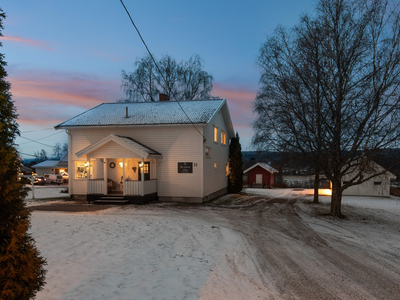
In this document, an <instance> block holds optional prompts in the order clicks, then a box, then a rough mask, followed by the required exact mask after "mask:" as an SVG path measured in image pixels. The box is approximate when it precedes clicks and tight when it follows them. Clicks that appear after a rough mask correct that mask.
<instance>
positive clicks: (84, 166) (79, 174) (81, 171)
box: [75, 161, 89, 178]
mask: <svg viewBox="0 0 400 300" xmlns="http://www.w3.org/2000/svg"><path fill="white" fill-rule="evenodd" d="M88 167H89V163H88V162H86V161H77V162H75V170H76V172H75V178H87V173H88Z"/></svg>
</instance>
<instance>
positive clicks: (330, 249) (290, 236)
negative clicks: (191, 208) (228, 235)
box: [185, 199, 400, 299]
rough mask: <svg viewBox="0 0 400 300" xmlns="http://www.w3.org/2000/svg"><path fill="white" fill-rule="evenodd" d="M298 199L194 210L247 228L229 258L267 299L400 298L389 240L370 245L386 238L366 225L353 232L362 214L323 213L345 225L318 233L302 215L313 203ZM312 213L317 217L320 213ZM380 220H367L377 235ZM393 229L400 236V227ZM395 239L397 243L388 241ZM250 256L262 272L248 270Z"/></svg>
mask: <svg viewBox="0 0 400 300" xmlns="http://www.w3.org/2000/svg"><path fill="white" fill-rule="evenodd" d="M296 202H297V201H296V199H291V200H285V199H270V200H265V201H259V202H258V203H256V204H255V205H253V206H250V207H246V208H235V209H232V208H213V209H211V210H210V209H208V208H207V209H202V208H199V207H197V208H195V210H196V213H195V214H193V215H196V217H197V218H202V219H204V220H208V221H209V222H212V224H217V226H226V227H228V228H230V229H232V230H235V231H238V232H240V233H241V235H242V237H243V241H244V243H243V244H240V245H237V246H236V247H235V249H231V251H229V252H228V253H227V254H226V261H227V263H228V264H229V266H230V267H231V269H232V270H233V271H234V272H235V273H236V275H237V276H238V277H239V278H241V280H243V281H245V282H247V283H248V284H250V285H253V286H254V288H255V289H258V290H261V291H262V295H264V296H265V298H266V299H400V280H399V279H400V264H399V262H400V258H399V253H397V254H396V253H390V251H389V250H388V247H386V246H384V245H382V248H383V249H381V250H382V251H381V250H379V249H378V250H377V249H375V248H373V247H368V243H370V242H372V243H376V242H378V243H379V242H380V241H369V240H368V238H369V237H368V235H365V232H364V230H360V232H357V230H353V231H352V232H350V231H349V228H350V229H352V228H354V226H353V225H354V224H352V222H358V220H348V221H344V223H345V224H343V222H342V221H340V220H334V219H329V217H327V216H321V215H320V216H319V219H320V222H319V223H320V224H318V226H317V227H321V224H323V223H324V222H326V225H327V226H326V228H332V227H333V228H335V225H334V224H335V223H340V224H341V225H339V226H336V227H337V229H333V230H336V232H333V231H332V229H329V230H328V231H327V232H325V231H326V230H322V231H321V232H320V233H318V232H316V231H315V230H314V229H313V228H311V227H310V226H309V225H308V222H306V221H305V220H304V219H302V218H301V217H300V216H299V213H300V214H302V213H304V212H302V211H301V209H300V207H303V208H304V209H309V207H307V205H304V204H301V205H297V204H296ZM185 209H187V208H185ZM307 213H310V212H307ZM311 214H314V216H313V217H312V218H313V219H314V218H318V214H320V213H318V212H314V213H312V212H311ZM304 216H306V215H304ZM353 218H354V216H353ZM356 218H357V217H356ZM311 220H312V219H311ZM376 221H377V220H372V221H371V222H370V223H367V224H364V225H365V226H368V227H369V228H370V233H371V234H372V235H373V236H375V234H376V232H373V231H375V230H379V228H378V229H376V228H375V226H374V225H373V224H371V223H374V222H376ZM346 222H347V223H346ZM379 222H380V223H382V222H383V220H378V223H379ZM328 223H330V224H328ZM332 225H333V226H332ZM346 225H349V226H346ZM397 225H398V224H397ZM342 226H343V227H342ZM322 227H323V226H322ZM355 227H357V224H355ZM393 229H394V231H395V232H396V231H397V236H398V233H399V230H398V229H399V228H398V227H397V228H393ZM371 238H372V236H371ZM381 242H382V241H381ZM391 242H392V243H396V241H395V240H394V241H386V243H389V244H390V243H391ZM397 246H398V245H397ZM246 259H250V260H251V261H252V263H253V264H254V266H255V269H256V271H257V274H253V276H249V275H250V274H247V273H246V272H247V269H248V268H247V266H245V265H243V264H244V263H245V262H246ZM242 270H243V271H242Z"/></svg>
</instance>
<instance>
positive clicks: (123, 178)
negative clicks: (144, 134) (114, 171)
mask: <svg viewBox="0 0 400 300" xmlns="http://www.w3.org/2000/svg"><path fill="white" fill-rule="evenodd" d="M124 185H125V158H122V195H125V190H126V187H125V186H124Z"/></svg>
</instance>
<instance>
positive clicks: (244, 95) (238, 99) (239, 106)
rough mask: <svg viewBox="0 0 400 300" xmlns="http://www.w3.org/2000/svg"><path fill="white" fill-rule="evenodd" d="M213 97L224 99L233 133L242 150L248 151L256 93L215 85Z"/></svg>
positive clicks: (240, 88) (239, 88)
mask: <svg viewBox="0 0 400 300" xmlns="http://www.w3.org/2000/svg"><path fill="white" fill-rule="evenodd" d="M212 94H213V95H218V96H219V97H221V98H226V100H227V101H228V106H229V111H230V114H231V118H232V123H233V127H234V129H235V131H238V132H239V136H240V138H241V144H242V149H243V150H246V149H250V141H251V138H252V136H253V129H252V127H251V124H252V123H253V122H254V115H253V108H252V103H253V101H254V99H255V97H256V94H257V92H256V91H254V90H251V89H247V88H243V87H231V86H227V85H222V84H218V83H215V84H214V85H213V92H212Z"/></svg>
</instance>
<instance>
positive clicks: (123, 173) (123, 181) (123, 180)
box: [122, 108, 128, 195]
mask: <svg viewBox="0 0 400 300" xmlns="http://www.w3.org/2000/svg"><path fill="white" fill-rule="evenodd" d="M126 109H127V110H128V108H126ZM124 185H125V158H123V159H122V195H125V187H124Z"/></svg>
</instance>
